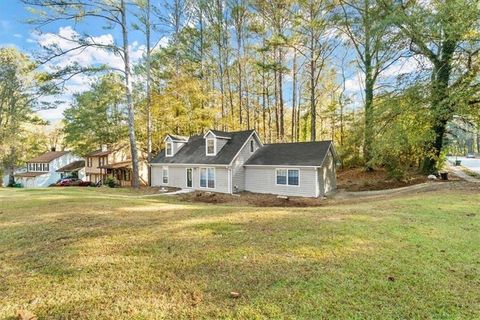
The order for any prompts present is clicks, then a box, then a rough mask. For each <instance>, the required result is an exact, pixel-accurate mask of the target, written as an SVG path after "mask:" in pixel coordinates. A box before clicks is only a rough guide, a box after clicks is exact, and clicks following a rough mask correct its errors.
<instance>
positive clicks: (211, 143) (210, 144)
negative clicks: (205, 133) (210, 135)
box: [207, 139, 215, 154]
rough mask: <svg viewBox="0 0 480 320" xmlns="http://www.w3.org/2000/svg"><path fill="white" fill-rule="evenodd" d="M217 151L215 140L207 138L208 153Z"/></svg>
mask: <svg viewBox="0 0 480 320" xmlns="http://www.w3.org/2000/svg"><path fill="white" fill-rule="evenodd" d="M214 152H215V141H213V140H212V139H209V140H207V153H208V154H213V153H214Z"/></svg>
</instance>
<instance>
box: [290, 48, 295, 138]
mask: <svg viewBox="0 0 480 320" xmlns="http://www.w3.org/2000/svg"><path fill="white" fill-rule="evenodd" d="M292 78H293V79H292V80H293V81H292V132H291V139H290V140H291V141H292V142H294V141H295V116H296V111H295V104H296V102H297V101H296V100H297V50H295V48H294V49H293V68H292Z"/></svg>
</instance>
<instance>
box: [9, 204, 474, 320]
mask: <svg viewBox="0 0 480 320" xmlns="http://www.w3.org/2000/svg"><path fill="white" fill-rule="evenodd" d="M85 201H86V200H85ZM80 204H81V201H80V202H74V205H72V207H70V208H69V209H68V211H66V212H65V211H63V212H52V210H55V209H58V208H59V206H58V205H53V204H48V203H45V202H42V205H41V206H47V207H46V208H42V209H40V210H39V212H38V213H37V214H38V217H37V219H36V220H35V221H33V223H29V219H28V217H27V216H25V215H27V212H25V211H22V212H21V214H20V216H18V215H17V216H15V215H10V214H8V215H7V217H5V216H4V217H1V216H0V222H3V223H4V225H3V226H2V227H0V231H1V232H2V233H1V234H0V250H1V253H2V254H3V253H6V255H5V257H4V259H3V263H5V265H6V272H8V274H7V275H6V277H5V279H6V284H7V288H8V289H7V292H5V293H3V295H4V297H5V298H8V300H6V301H7V303H10V304H12V303H18V304H19V305H20V304H24V303H25V301H28V299H29V298H30V297H31V296H40V297H41V299H42V300H41V302H40V304H39V305H32V306H31V307H32V308H33V309H34V310H33V311H35V312H36V313H37V315H38V316H39V317H40V318H95V317H97V318H122V317H123V318H125V317H127V318H133V317H137V318H160V317H162V315H163V316H164V317H166V318H288V317H292V318H294V317H300V318H318V317H324V318H326V317H328V318H352V317H356V318H363V317H369V316H373V317H377V316H378V317H380V316H382V317H383V318H399V317H403V318H426V317H427V318H428V317H432V316H433V317H435V315H441V312H443V313H444V315H450V316H453V317H454V316H455V315H459V314H460V315H461V314H463V315H473V311H475V310H474V309H472V306H474V303H475V297H476V296H478V295H477V294H476V293H478V289H475V288H468V289H465V288H464V285H465V286H466V285H467V284H469V282H468V281H465V280H464V279H466V278H463V279H457V278H454V279H451V278H449V273H451V272H450V271H448V269H446V266H448V265H452V264H453V262H456V261H457V260H455V259H457V258H456V257H454V256H453V255H452V256H446V255H445V254H443V253H441V252H439V251H434V250H435V248H436V246H438V245H440V244H442V245H446V244H447V243H448V244H449V245H451V246H453V245H455V243H454V241H447V240H446V239H444V238H441V237H440V238H439V237H438V234H439V233H445V230H444V229H443V227H444V225H443V224H445V226H446V225H449V227H450V230H449V232H451V235H452V236H454V235H455V234H458V233H459V232H461V230H457V229H458V228H457V227H458V226H456V225H455V224H452V223H451V222H450V221H449V220H446V221H442V223H443V224H442V225H441V227H442V229H441V230H440V231H441V232H437V233H435V239H431V238H429V235H428V234H422V233H421V232H420V231H423V230H426V228H427V226H426V221H425V220H420V218H422V219H425V218H424V217H420V218H416V217H415V215H412V213H411V211H410V210H412V207H409V206H400V205H399V207H398V208H393V209H391V210H393V211H394V212H386V211H387V208H389V207H388V205H387V206H381V205H380V204H376V205H375V206H376V207H375V208H373V209H372V208H371V207H370V208H366V207H358V206H356V207H343V208H342V209H341V210H340V211H339V210H335V209H334V208H316V209H315V210H308V209H305V210H292V209H280V208H272V209H268V210H259V209H258V208H251V207H243V208H234V207H228V206H218V205H215V206H192V205H183V204H179V203H176V202H175V201H172V202H164V200H141V201H139V200H116V201H115V202H112V203H106V204H104V203H102V202H95V203H94V204H92V207H88V206H87V205H85V206H84V207H82V206H80ZM41 206H39V207H40V208H41ZM45 209H46V211H42V210H45ZM441 214H443V213H441ZM406 217H411V218H412V219H411V220H408V219H406ZM442 217H443V215H442ZM9 221H16V222H19V221H20V223H17V224H14V225H12V226H8V225H5V223H7V224H8V222H9ZM418 224H420V225H421V226H422V228H418ZM431 228H432V229H436V228H440V225H436V226H432V227H431ZM455 232H456V233H455ZM463 235H464V238H463V239H460V237H459V238H458V239H457V241H458V243H457V244H456V245H457V246H458V245H461V246H464V247H465V248H470V247H468V246H467V245H465V243H468V242H469V241H470V242H471V241H472V240H475V241H477V244H478V237H476V238H475V237H474V236H472V235H469V237H466V235H465V234H464V233H463ZM418 244H421V246H423V247H418V246H417V245H418ZM470 245H471V248H473V244H469V246H470ZM465 248H463V249H465ZM462 260H463V261H464V263H467V264H468V266H469V268H470V267H472V265H471V264H472V263H473V260H474V258H473V257H471V258H470V257H469V258H465V257H462ZM465 261H468V262H465ZM412 265H413V266H414V267H412ZM467 271H468V270H467ZM456 272H457V273H458V272H464V271H463V270H457V271H456ZM469 272H470V274H471V273H472V271H469ZM461 276H463V277H464V275H463V274H462V275H461ZM18 277H19V278H18ZM450 277H451V276H450ZM460 278H461V277H460ZM389 279H393V280H389ZM438 279H443V282H442V283H440V282H439V281H438ZM473 279H474V280H473V281H475V279H476V278H475V277H474V278H473ZM446 282H449V283H451V285H452V288H448V289H445V285H446ZM470 282H471V280H470ZM459 283H461V284H462V288H461V289H460V288H459V289H457V288H456V287H454V286H457V287H458V284H459ZM29 286H32V287H29ZM455 290H457V291H455ZM14 291H15V292H14ZM18 291H20V294H18V293H17V292H18ZM230 291H236V292H239V293H240V298H238V299H232V298H231V297H230V295H229V292H230ZM460 291H461V292H460ZM0 297H1V294H0ZM460 302H461V303H463V305H464V306H466V307H462V306H459V305H458V304H459V303H460ZM27 305H28V303H27ZM442 308H443V309H442ZM465 308H467V309H465ZM462 310H463V311H462ZM462 312H463V313H462ZM0 315H1V313H0Z"/></svg>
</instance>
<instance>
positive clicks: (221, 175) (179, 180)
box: [152, 165, 229, 193]
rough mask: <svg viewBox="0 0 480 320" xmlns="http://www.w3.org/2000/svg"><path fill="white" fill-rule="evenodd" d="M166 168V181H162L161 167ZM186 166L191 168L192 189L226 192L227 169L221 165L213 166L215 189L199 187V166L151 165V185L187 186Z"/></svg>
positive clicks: (227, 190)
mask: <svg viewBox="0 0 480 320" xmlns="http://www.w3.org/2000/svg"><path fill="white" fill-rule="evenodd" d="M163 167H167V168H168V183H163V179H162V169H163ZM187 168H192V169H193V170H192V178H193V187H192V189H196V190H202V191H212V192H222V193H228V192H229V189H228V170H227V169H226V168H222V167H215V189H209V188H200V167H199V166H168V165H166V166H161V165H159V166H152V186H154V187H160V186H168V187H175V188H182V189H186V188H187V170H186V169H187Z"/></svg>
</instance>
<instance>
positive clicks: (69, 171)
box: [57, 160, 85, 180]
mask: <svg viewBox="0 0 480 320" xmlns="http://www.w3.org/2000/svg"><path fill="white" fill-rule="evenodd" d="M57 172H59V173H60V176H61V177H62V179H63V178H75V179H80V180H83V179H84V178H85V160H77V161H73V162H72V163H69V164H67V165H65V166H63V167H61V168H60V169H58V170H57Z"/></svg>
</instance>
